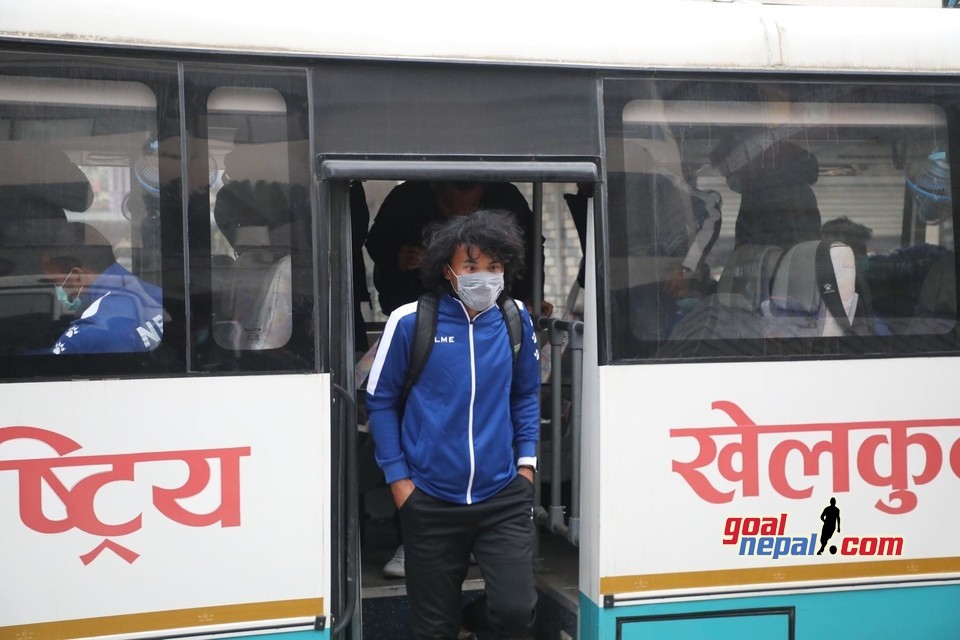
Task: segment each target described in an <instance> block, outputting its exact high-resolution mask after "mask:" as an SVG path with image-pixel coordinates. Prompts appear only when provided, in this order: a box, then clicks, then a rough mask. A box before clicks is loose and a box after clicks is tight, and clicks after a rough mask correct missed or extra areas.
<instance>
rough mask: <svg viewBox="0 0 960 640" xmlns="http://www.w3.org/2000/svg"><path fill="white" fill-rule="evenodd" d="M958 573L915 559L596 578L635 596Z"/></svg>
mask: <svg viewBox="0 0 960 640" xmlns="http://www.w3.org/2000/svg"><path fill="white" fill-rule="evenodd" d="M937 573H960V558H923V559H919V560H882V561H877V562H830V560H827V559H824V561H823V563H822V564H815V565H800V566H782V565H774V566H770V567H766V568H763V569H724V570H720V571H687V572H681V573H654V574H648V575H635V576H609V577H606V578H600V593H602V594H604V595H614V594H618V593H636V592H639V591H666V590H670V589H706V588H715V587H732V586H742V585H775V584H778V583H787V582H807V581H814V580H848V579H850V578H882V577H888V576H903V577H905V578H909V577H911V576H914V575H923V574H937Z"/></svg>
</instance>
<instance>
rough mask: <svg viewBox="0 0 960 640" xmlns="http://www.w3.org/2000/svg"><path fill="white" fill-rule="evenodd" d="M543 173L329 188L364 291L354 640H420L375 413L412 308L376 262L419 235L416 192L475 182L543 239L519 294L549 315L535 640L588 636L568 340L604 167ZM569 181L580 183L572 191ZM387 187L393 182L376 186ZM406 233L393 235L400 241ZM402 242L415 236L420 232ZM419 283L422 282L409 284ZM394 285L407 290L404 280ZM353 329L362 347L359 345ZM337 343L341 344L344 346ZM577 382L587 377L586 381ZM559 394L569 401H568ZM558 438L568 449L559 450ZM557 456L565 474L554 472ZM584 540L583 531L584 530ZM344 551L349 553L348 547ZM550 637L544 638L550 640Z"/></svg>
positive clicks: (349, 296)
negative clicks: (376, 395)
mask: <svg viewBox="0 0 960 640" xmlns="http://www.w3.org/2000/svg"><path fill="white" fill-rule="evenodd" d="M330 162H331V163H330V164H328V163H327V162H325V163H324V164H322V165H321V174H323V173H324V172H330V173H339V174H340V175H337V177H338V178H340V177H341V175H342V172H343V165H344V164H347V161H345V160H333V161H330ZM543 164H545V165H547V167H548V168H549V169H550V171H551V175H549V176H530V178H535V177H549V178H552V181H549V182H548V181H546V180H543V181H540V180H533V179H530V178H527V176H525V175H524V172H523V171H513V172H512V174H511V172H509V171H505V170H501V171H499V172H498V173H494V174H493V175H491V173H492V171H491V169H492V168H491V167H489V166H488V167H486V169H485V173H484V174H483V177H484V178H496V179H495V180H490V179H484V180H465V179H463V178H468V177H474V176H473V175H470V174H469V173H468V174H464V173H456V174H454V173H452V172H450V171H446V172H441V173H440V174H439V175H438V174H430V173H428V174H427V175H424V172H423V171H416V172H412V173H408V174H403V175H401V174H392V175H389V176H384V175H383V173H384V172H383V170H382V169H381V168H378V167H376V166H375V165H368V166H367V169H368V171H367V172H366V173H365V172H360V171H356V170H355V169H351V172H350V174H348V175H345V176H343V177H344V178H349V179H337V180H327V181H325V182H322V183H321V184H323V185H325V191H326V193H328V194H330V199H329V201H330V202H331V204H332V205H333V206H337V207H339V209H340V212H341V215H339V216H335V217H338V218H339V219H340V224H341V225H342V229H341V231H342V232H344V233H341V234H339V235H336V236H334V237H339V238H341V239H342V240H343V241H342V242H341V243H340V246H341V247H344V248H345V247H350V255H349V256H348V255H346V254H343V255H341V256H340V264H341V265H343V266H344V267H345V266H346V265H347V264H350V265H351V267H352V268H351V269H350V272H351V273H352V274H353V276H354V280H353V281H352V282H349V283H346V282H343V283H341V286H342V287H343V291H342V294H343V296H344V297H343V298H342V299H343V300H344V304H343V305H342V309H343V310H344V312H347V310H349V311H351V312H352V313H353V314H355V315H354V317H353V318H347V317H346V316H347V315H348V314H347V313H343V314H341V322H342V331H343V334H344V336H345V337H344V340H343V341H341V343H342V344H345V345H350V346H351V347H352V349H349V348H348V349H345V351H344V353H343V354H342V356H343V361H344V367H345V369H344V371H345V373H344V378H343V379H344V381H345V382H349V383H352V385H353V389H354V390H355V395H356V398H357V429H356V433H355V435H356V438H357V440H356V456H355V458H354V460H353V462H354V463H355V464H356V465H357V466H356V489H357V503H356V505H355V508H356V512H355V514H354V515H352V516H351V517H350V518H348V517H347V515H346V514H347V513H348V510H349V509H350V508H351V507H353V506H354V505H347V504H344V505H343V513H344V520H343V523H344V524H346V523H347V521H348V520H351V521H352V522H353V523H354V525H355V527H356V531H355V533H353V532H345V533H344V534H343V535H344V536H349V535H356V540H357V542H358V552H357V553H358V556H359V557H358V558H356V559H355V563H353V564H354V566H356V567H357V568H358V574H359V575H358V579H357V580H356V582H355V583H354V584H357V585H358V590H359V593H358V596H359V597H358V601H359V602H360V603H361V605H360V606H358V607H357V608H356V610H355V614H354V621H353V622H352V623H351V627H352V629H351V631H352V635H351V636H350V637H354V638H358V637H362V638H364V639H366V640H370V639H374V640H375V639H377V638H404V637H410V636H409V628H408V620H407V618H408V615H409V609H408V604H407V599H406V587H405V581H404V574H405V564H404V554H403V551H402V539H401V535H400V529H399V523H398V519H397V517H396V513H397V510H396V507H395V505H394V503H393V499H392V497H391V492H390V488H389V486H388V485H387V483H386V482H385V480H384V476H383V473H382V472H381V471H380V469H379V467H378V466H377V463H376V460H375V446H374V442H373V440H372V438H371V437H370V434H369V424H368V420H367V416H366V412H365V410H364V397H365V384H366V381H367V377H368V374H369V371H370V368H371V366H372V364H373V362H374V359H375V354H376V351H377V348H378V346H379V345H378V341H379V339H380V337H381V334H382V332H383V330H384V327H385V325H386V322H387V320H388V317H389V312H390V311H392V310H394V309H395V308H396V307H397V306H398V304H399V303H401V302H402V303H406V302H409V301H410V300H402V299H401V296H400V295H398V291H397V290H396V289H393V290H391V289H389V288H387V287H388V285H389V284H390V282H391V279H390V278H389V277H384V274H383V273H382V272H381V269H380V268H381V267H382V264H378V262H377V260H376V259H375V258H374V257H373V255H376V256H377V258H380V257H381V255H380V253H378V249H380V247H378V245H377V243H378V242H381V241H382V240H383V230H384V229H386V228H391V224H393V223H396V222H398V221H399V222H401V223H402V225H401V227H407V226H408V225H409V227H412V228H413V227H416V225H417V224H418V221H417V219H416V218H417V214H416V213H406V214H405V215H406V216H407V217H406V218H404V217H402V216H397V208H396V206H395V205H396V203H397V201H398V199H399V198H400V197H401V196H403V195H404V194H405V193H406V194H408V195H409V194H410V193H412V192H413V191H423V192H424V193H436V185H438V184H441V183H448V184H457V185H458V186H461V187H463V186H465V185H466V184H467V183H471V184H473V183H480V184H482V185H484V187H485V188H486V190H487V192H488V193H494V194H497V195H498V196H499V200H498V199H497V197H492V198H490V200H493V202H494V203H495V204H494V207H495V208H508V206H506V205H503V204H500V203H501V202H504V198H506V199H507V202H510V200H509V199H510V198H516V199H515V200H513V207H516V208H517V209H518V210H517V211H515V213H517V215H526V216H528V217H529V220H528V222H529V227H530V229H531V231H530V235H531V236H533V237H540V238H541V239H542V241H541V242H539V243H536V246H532V247H531V250H530V251H529V252H528V253H529V254H532V255H528V257H527V260H528V261H529V264H530V266H531V268H530V269H528V270H527V273H528V274H529V276H528V277H529V278H530V279H531V280H532V282H528V283H527V284H526V286H523V285H521V286H523V288H522V289H518V290H517V291H514V296H515V297H516V298H517V299H522V300H523V301H524V304H525V305H526V307H527V309H528V310H529V311H532V310H533V309H535V308H536V309H539V313H531V317H532V318H533V319H534V322H535V323H536V324H537V327H538V331H537V336H538V341H539V343H540V359H541V380H542V385H543V386H542V393H541V425H540V434H541V442H540V450H539V452H538V460H539V463H538V467H539V473H538V474H537V496H536V499H535V500H536V512H537V516H538V518H537V519H538V522H539V523H540V526H538V527H537V547H536V553H535V556H536V558H535V575H536V581H537V588H538V591H539V593H540V604H539V605H538V606H539V608H540V609H541V610H542V613H541V612H538V619H539V620H540V621H541V622H540V623H538V628H537V635H536V636H535V637H557V636H558V633H559V631H561V630H562V631H564V632H565V633H567V634H568V635H569V636H570V637H575V635H576V594H577V593H578V555H579V554H578V549H577V547H576V543H577V542H578V540H577V537H576V535H574V534H573V533H572V532H571V527H570V526H568V525H569V524H571V522H570V517H571V516H572V515H576V513H577V509H576V507H575V506H574V505H572V503H571V495H572V494H573V495H575V494H576V493H577V491H576V490H575V489H574V485H576V484H577V483H576V482H575V481H574V480H573V476H572V474H573V469H575V468H578V465H575V464H574V460H573V453H572V445H571V443H572V441H573V440H574V439H575V436H574V434H573V415H572V409H575V408H576V404H577V403H576V402H575V401H574V400H573V398H572V393H573V390H574V389H576V390H579V385H578V384H574V383H573V379H572V378H573V376H572V374H571V368H572V367H571V362H572V360H573V350H572V349H569V348H568V345H569V344H572V343H573V342H575V341H576V339H575V340H573V341H570V340H568V339H567V338H566V335H567V334H566V332H567V331H568V330H569V331H571V332H573V331H580V333H579V334H576V335H578V336H582V322H581V321H582V319H583V293H582V291H583V287H582V271H583V267H582V258H583V253H584V246H585V239H586V233H585V232H586V217H587V215H590V214H592V209H593V203H592V195H593V189H592V186H593V184H594V182H595V181H596V164H595V163H593V162H579V163H569V164H567V165H564V164H561V163H543ZM547 167H543V168H540V171H541V172H544V171H545V169H546V168H547ZM370 169H373V170H370ZM461 171H462V170H461ZM365 175H371V178H372V179H366V180H364V179H363V177H364V176H365ZM568 175H569V178H568V179H564V180H562V181H561V180H560V179H561V177H566V176H568ZM381 177H382V178H383V179H376V178H381ZM444 178H445V180H443V179H444ZM524 178H527V179H526V180H524ZM505 194H506V195H505ZM497 204H499V206H496V205H497ZM494 207H491V208H494ZM521 208H522V209H521ZM523 209H525V212H524V211H523ZM398 218H399V219H398ZM522 226H523V225H522ZM347 231H349V232H350V235H349V238H345V237H344V236H345V235H347V234H346V233H345V232H347ZM412 232H413V233H414V235H416V234H417V233H418V232H417V231H416V230H415V229H413V230H412ZM363 233H366V236H365V237H362V238H361V237H358V234H363ZM397 233H398V232H397V230H396V228H395V227H393V228H392V229H391V234H393V235H396V234H397ZM401 233H408V234H409V233H411V229H405V230H404V231H403V232H401ZM372 254H373V255H372ZM410 271H414V270H412V269H410ZM414 273H415V271H414ZM410 275H413V274H409V275H408V277H409V276H410ZM360 278H362V280H361V279H360ZM392 282H394V283H395V282H396V279H394V280H393V281H392ZM401 287H402V285H401ZM518 291H522V292H523V293H518ZM403 293H404V294H405V295H407V296H408V297H409V296H412V299H413V300H416V295H417V294H415V293H411V291H410V290H406V291H404V292H403ZM578 323H580V324H578ZM551 327H552V329H551ZM351 330H352V333H353V336H352V339H351V338H350V336H349V333H351ZM551 334H553V341H552V342H553V345H552V346H551ZM332 343H334V344H336V343H337V340H333V341H332ZM554 354H556V355H557V356H558V358H557V359H556V362H554V358H553V357H552V356H554ZM351 367H352V369H351ZM561 367H562V371H561V372H560V373H559V376H557V381H556V383H554V382H553V374H554V372H555V371H556V370H557V369H558V368H561ZM575 373H576V375H579V371H576V372H575ZM350 374H352V377H351V375H350ZM577 382H579V381H577ZM554 393H556V394H557V400H556V401H555V400H554V398H553V394H554ZM555 407H559V412H558V411H555ZM555 422H556V423H557V425H556V428H554V423H555ZM555 434H559V436H555ZM343 435H344V438H343V439H344V442H345V440H346V437H350V435H352V434H343ZM555 439H556V441H557V442H559V443H560V447H556V448H555V447H554V446H553V442H554V440H555ZM555 450H556V456H557V457H556V460H557V464H554V452H555ZM554 478H559V482H556V483H554V482H553V479H554ZM334 493H335V494H338V495H340V496H345V495H346V492H345V491H339V492H337V490H336V489H335V490H334ZM572 529H573V530H574V531H575V530H576V527H575V526H574V527H573V528H572ZM344 540H346V537H344ZM341 548H342V549H343V551H344V552H346V551H347V549H346V545H342V547H341ZM341 555H344V554H343V553H341ZM341 562H342V563H343V566H344V567H346V565H347V564H350V563H348V562H347V561H346V558H345V557H344V558H342V559H341ZM462 588H463V594H464V595H463V598H464V602H465V603H466V602H469V601H470V600H472V599H474V598H476V597H478V596H479V595H480V594H482V593H483V589H484V582H483V576H482V572H481V570H480V569H479V567H478V566H477V565H476V564H473V563H471V565H470V567H469V569H468V572H467V576H466V579H465V580H464V583H463V587H462ZM541 626H543V627H544V628H543V629H542V630H541V629H540V627H541ZM547 627H549V630H548V629H547ZM554 627H555V629H554ZM361 630H362V631H361ZM361 634H362V635H361ZM543 634H548V635H543Z"/></svg>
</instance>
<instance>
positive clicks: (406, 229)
mask: <svg viewBox="0 0 960 640" xmlns="http://www.w3.org/2000/svg"><path fill="white" fill-rule="evenodd" d="M481 208H482V209H498V210H503V211H508V212H510V213H512V214H513V215H514V216H515V217H516V219H517V223H518V224H519V225H520V228H521V229H522V230H523V234H524V239H525V242H524V244H525V249H526V252H527V255H528V256H529V255H533V250H532V249H533V243H534V242H535V241H537V240H535V239H534V238H533V212H532V211H531V210H530V207H529V205H527V201H526V199H525V198H524V197H523V194H521V193H520V190H519V189H517V187H515V186H514V185H512V184H510V183H508V182H502V183H501V182H486V183H482V182H414V181H408V182H404V183H403V184H401V185H398V186H396V187H394V188H393V190H392V191H391V192H390V193H389V195H387V198H386V199H385V200H384V201H383V204H382V205H381V206H380V210H379V211H378V212H377V216H376V218H375V219H374V221H373V226H372V227H370V233H369V235H368V236H367V241H366V247H367V252H368V253H369V254H370V257H371V258H372V259H373V262H374V270H373V282H374V285H375V286H376V288H377V292H378V293H379V296H380V308H381V309H382V310H383V313H385V314H389V313H391V312H392V311H393V310H394V309H396V308H397V307H399V306H401V305H403V304H406V303H408V302H414V301H415V300H417V298H419V297H420V296H421V295H422V294H423V293H424V292H425V290H424V288H423V285H422V284H421V282H420V271H419V269H420V260H421V259H422V258H423V232H424V230H425V229H426V228H427V227H428V226H430V225H431V224H433V223H438V222H443V221H444V220H447V219H448V218H450V217H452V216H466V215H470V214H471V213H473V212H474V211H477V210H478V209H481ZM540 241H541V242H542V238H541V239H540ZM526 266H527V269H526V272H525V273H522V274H520V275H519V276H518V278H517V281H516V284H515V285H514V290H513V295H514V297H515V298H516V299H518V300H523V301H524V302H526V303H527V306H529V305H530V303H531V302H532V300H533V291H532V283H533V277H532V274H533V271H534V265H533V264H532V263H531V262H530V261H529V260H528V261H527V265H526Z"/></svg>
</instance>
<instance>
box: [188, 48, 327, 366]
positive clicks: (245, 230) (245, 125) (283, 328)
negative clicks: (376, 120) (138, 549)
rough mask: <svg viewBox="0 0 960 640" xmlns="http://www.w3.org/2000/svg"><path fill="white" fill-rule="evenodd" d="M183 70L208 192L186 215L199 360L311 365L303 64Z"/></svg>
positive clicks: (199, 174)
mask: <svg viewBox="0 0 960 640" xmlns="http://www.w3.org/2000/svg"><path fill="white" fill-rule="evenodd" d="M187 78H188V87H190V88H191V91H190V93H189V94H188V103H189V104H190V105H191V111H192V114H191V116H190V117H188V121H189V122H190V123H191V124H190V128H191V129H192V131H191V133H192V134H194V136H195V137H194V138H192V139H193V143H192V144H193V146H194V147H195V149H196V152H195V153H194V154H193V156H195V158H196V162H197V164H198V166H197V168H196V170H195V171H194V172H193V173H194V174H195V180H196V184H195V185H194V189H195V192H205V194H206V195H205V196H204V197H202V198H199V197H198V198H196V199H195V202H192V204H191V218H190V219H191V223H190V224H191V228H190V235H191V246H192V247H193V248H194V251H195V253H194V261H193V262H194V268H195V272H194V275H195V278H193V280H192V283H191V284H192V287H193V291H192V295H193V298H192V299H193V302H194V305H193V315H194V324H193V326H194V340H195V345H196V346H197V349H198V362H199V363H200V366H201V367H205V368H216V367H218V366H228V365H227V363H229V366H230V367H233V366H239V367H241V368H248V369H255V370H261V369H264V368H266V369H271V370H272V369H281V370H284V369H288V368H293V369H297V368H311V367H312V366H313V358H312V357H311V354H312V340H310V339H309V334H310V333H311V332H310V326H311V324H312V321H313V293H312V292H313V276H312V249H311V237H312V234H311V233H310V216H311V206H310V188H309V185H310V182H309V176H310V169H309V168H310V151H309V146H308V144H307V140H308V131H307V121H308V118H307V113H308V111H307V100H306V73H305V72H304V71H302V70H299V71H289V70H283V69H269V70H262V69H258V68H254V69H253V70H244V71H242V72H241V71H238V70H237V69H236V68H228V67H220V68H209V69H208V68H197V69H189V70H188V73H187ZM297 341H299V344H295V343H297ZM244 356H246V357H244ZM251 358H252V359H251Z"/></svg>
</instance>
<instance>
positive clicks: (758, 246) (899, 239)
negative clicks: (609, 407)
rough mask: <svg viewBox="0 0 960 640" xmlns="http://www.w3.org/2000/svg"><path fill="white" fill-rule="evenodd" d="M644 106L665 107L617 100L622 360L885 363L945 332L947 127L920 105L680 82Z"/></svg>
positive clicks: (948, 315)
mask: <svg viewBox="0 0 960 640" xmlns="http://www.w3.org/2000/svg"><path fill="white" fill-rule="evenodd" d="M652 84H653V83H649V84H648V85H647V87H648V88H649V87H650V86H651V85H652ZM652 93H653V94H654V95H660V96H664V98H663V99H660V98H657V99H653V98H642V99H629V97H627V99H624V100H622V101H621V102H620V103H619V105H620V106H621V107H622V108H621V110H620V111H619V113H617V114H616V116H617V119H618V120H619V121H618V122H616V123H615V128H616V130H618V131H622V166H619V167H618V166H613V167H611V168H612V169H613V171H612V174H611V179H610V186H609V198H610V211H611V215H610V220H611V222H610V224H611V240H610V246H611V257H612V260H611V285H612V290H613V291H612V302H613V304H614V310H615V313H614V315H613V318H612V321H613V336H614V338H613V340H614V351H615V354H617V357H626V358H635V357H659V358H686V357H703V356H763V355H787V354H806V353H822V352H824V351H826V350H829V349H830V348H831V347H825V346H824V345H826V344H828V343H827V342H825V341H823V340H822V338H846V339H847V343H848V344H851V345H858V346H856V347H853V349H854V351H857V350H860V351H863V350H866V351H870V350H877V349H879V350H881V351H882V350H884V347H883V346H878V345H882V344H894V343H895V341H896V337H897V336H910V337H912V338H911V339H912V340H913V344H918V340H919V342H920V343H922V342H923V341H924V340H925V341H926V342H927V343H928V344H935V343H936V339H937V337H938V336H946V335H948V334H952V332H953V331H954V328H955V325H956V285H955V259H954V236H953V217H952V215H951V214H952V206H951V205H952V200H951V189H950V168H949V149H948V131H947V127H946V122H947V119H946V116H945V113H944V111H943V110H942V109H941V108H940V107H938V106H937V105H936V103H935V101H933V100H931V98H930V95H929V94H927V95H926V97H925V98H923V99H921V98H919V97H918V96H916V95H914V94H913V93H911V92H910V91H906V90H904V91H890V90H887V91H884V92H882V93H880V92H877V93H871V91H870V90H868V89H862V88H861V89H858V88H856V87H854V88H837V87H829V88H818V87H809V86H807V87H801V86H798V85H790V86H776V87H772V86H767V85H754V86H744V85H719V84H716V85H714V84H704V85H696V86H684V85H683V83H664V84H662V85H657V86H656V87H655V89H654V90H653V91H652ZM615 112H616V109H610V110H609V111H608V116H607V117H608V120H610V119H611V118H612V117H613V115H612V114H614V113H615ZM618 160H619V159H618ZM612 164H615V163H612ZM861 338H862V339H861ZM884 340H885V341H886V342H884ZM891 341H893V342H891ZM901 343H903V340H901ZM832 344H836V341H834V342H833V343H832ZM818 345H819V346H818ZM832 348H834V349H835V348H836V347H832ZM907 349H908V350H909V348H907ZM927 350H930V349H929V348H928V349H927Z"/></svg>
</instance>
